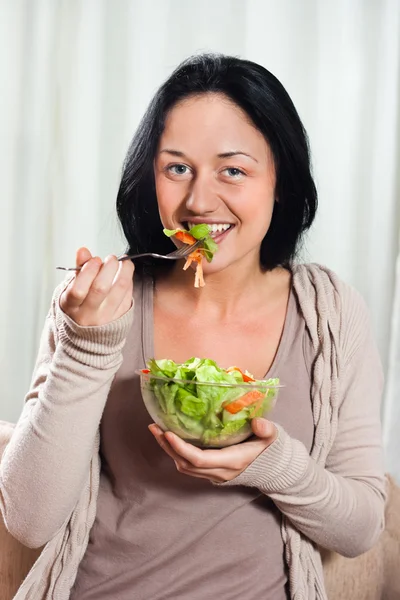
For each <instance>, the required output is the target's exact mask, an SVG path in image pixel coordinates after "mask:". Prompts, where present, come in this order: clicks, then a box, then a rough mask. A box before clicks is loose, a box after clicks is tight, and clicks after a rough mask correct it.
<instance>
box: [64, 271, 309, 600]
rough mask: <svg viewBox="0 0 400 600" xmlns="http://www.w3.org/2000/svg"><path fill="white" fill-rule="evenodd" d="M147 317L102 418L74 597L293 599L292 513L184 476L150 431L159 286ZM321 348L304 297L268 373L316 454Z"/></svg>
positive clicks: (291, 311)
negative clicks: (317, 352) (92, 506)
mask: <svg viewBox="0 0 400 600" xmlns="http://www.w3.org/2000/svg"><path fill="white" fill-rule="evenodd" d="M134 311H135V315H134V322H133V326H132V329H131V331H130V333H129V336H128V339H127V342H126V345H125V348H124V360H123V363H122V366H121V368H120V369H119V371H118V373H117V375H116V377H115V380H114V382H113V385H112V387H111V390H110V394H109V397H108V400H107V404H106V407H105V410H104V414H103V418H102V422H101V459H102V471H101V480H100V491H99V498H98V506H97V516H96V520H95V523H94V526H93V528H92V531H91V534H90V541H89V545H88V548H87V550H86V553H85V556H84V558H83V560H82V562H81V564H80V567H79V571H78V576H77V579H76V583H75V586H74V588H73V591H72V592H71V596H70V599H71V600H110V599H111V598H112V600H206V599H208V598H218V600H239V599H240V600H243V599H245V600H284V599H285V600H286V599H287V598H289V594H288V584H287V573H286V568H285V561H284V556H283V542H282V538H281V532H280V522H281V515H280V512H279V510H278V509H277V508H276V506H275V505H274V503H273V502H272V500H270V499H269V498H268V497H267V496H265V495H263V494H262V493H261V492H259V491H258V490H257V489H254V488H246V487H243V486H234V487H215V486H213V485H212V484H211V483H210V482H208V481H207V480H205V479H198V478H193V477H189V476H187V475H183V474H181V473H179V472H178V471H177V470H176V468H175V465H174V462H173V461H172V460H171V459H170V458H169V457H168V456H167V455H166V454H165V453H164V452H163V451H162V450H161V448H160V447H159V446H158V444H157V443H156V441H155V440H154V438H153V436H152V434H151V433H150V432H149V431H148V429H147V426H148V425H149V424H150V423H151V422H152V421H151V419H150V417H149V415H148V413H147V411H146V409H145V407H144V405H143V402H142V399H141V394H140V386H139V378H138V376H137V375H136V374H135V371H136V370H137V369H141V368H143V367H144V366H145V362H146V360H147V359H148V358H150V357H152V356H153V355H154V343H153V282H152V280H151V279H150V278H148V279H147V278H145V279H143V280H142V281H141V280H140V279H139V278H135V309H134ZM311 366H312V347H311V341H310V339H309V336H308V332H307V330H306V328H305V323H304V319H303V317H302V315H301V311H300V308H299V305H298V302H297V298H296V295H295V292H294V290H292V291H291V293H290V298H289V303H288V309H287V315H286V320H285V325H284V329H283V333H282V338H281V341H280V345H279V348H278V351H277V353H276V356H275V359H274V362H273V364H272V366H271V368H270V369H269V371H268V373H267V374H266V376H267V377H277V376H279V377H280V379H281V382H282V383H283V384H284V385H285V387H284V388H282V389H281V391H280V394H279V398H278V402H277V404H276V406H275V409H274V411H273V413H272V414H271V416H270V418H271V420H273V421H276V422H277V423H280V424H281V425H282V426H283V427H284V429H285V430H286V431H287V432H288V433H289V435H291V436H292V437H295V438H297V439H299V440H300V441H302V442H303V443H304V445H305V446H306V448H307V449H308V450H310V449H311V445H312V439H313V431H314V429H313V418H312V407H311V378H310V372H311Z"/></svg>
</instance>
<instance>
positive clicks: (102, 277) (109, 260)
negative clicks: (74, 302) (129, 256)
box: [82, 255, 119, 310]
mask: <svg viewBox="0 0 400 600" xmlns="http://www.w3.org/2000/svg"><path fill="white" fill-rule="evenodd" d="M118 264H119V263H118V260H117V257H116V256H114V255H109V256H107V257H106V258H105V260H104V263H103V264H102V266H101V269H100V271H99V272H98V275H97V277H96V278H95V279H94V280H93V282H92V285H91V286H90V289H89V292H88V294H87V296H86V298H85V301H84V302H83V305H82V307H84V308H88V309H89V310H97V309H98V308H99V306H100V305H101V304H102V303H103V302H104V300H105V299H106V297H107V296H108V294H109V292H110V290H111V287H112V284H113V281H114V277H115V275H116V273H117V271H118ZM82 270H83V269H82Z"/></svg>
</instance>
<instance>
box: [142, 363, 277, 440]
mask: <svg viewBox="0 0 400 600" xmlns="http://www.w3.org/2000/svg"><path fill="white" fill-rule="evenodd" d="M147 367H148V368H147V369H143V370H142V372H141V373H142V376H143V379H144V381H143V382H142V392H144V394H143V397H144V400H145V403H146V405H147V408H149V406H148V405H149V402H146V397H145V395H146V387H147V391H148V392H150V393H151V395H152V400H151V402H150V404H152V408H154V410H155V413H156V415H153V414H152V415H151V416H152V417H153V418H156V416H157V417H158V420H159V421H160V420H161V422H162V425H163V427H164V428H166V429H169V430H171V431H173V432H174V433H177V434H178V435H180V436H181V437H183V438H186V439H191V440H197V441H198V442H200V443H201V444H203V445H209V446H211V445H221V442H224V441H226V440H229V438H230V437H231V436H232V435H233V434H238V435H240V434H243V436H242V437H241V439H240V440H239V441H242V440H243V439H245V438H246V437H248V436H249V435H250V434H251V427H250V421H251V419H253V418H254V417H259V416H262V415H264V414H265V413H266V412H268V411H269V410H270V409H271V408H272V407H273V405H274V404H275V400H276V397H277V393H278V386H279V379H277V378H275V379H268V380H255V379H254V378H253V376H252V375H251V374H250V373H249V372H248V371H245V372H243V371H241V370H240V369H239V368H238V367H230V368H229V369H222V368H220V367H219V366H218V365H217V363H216V362H215V361H213V360H211V359H208V358H205V359H200V358H195V357H194V358H190V359H189V360H188V361H187V362H185V363H182V364H177V363H175V362H174V361H172V360H168V359H163V360H154V359H151V360H149V361H148V362H147ZM146 376H147V377H146ZM143 386H144V388H143ZM150 412H151V411H150ZM159 424H160V423H159ZM236 437H237V436H236ZM231 443H237V440H236V441H235V440H234V441H231Z"/></svg>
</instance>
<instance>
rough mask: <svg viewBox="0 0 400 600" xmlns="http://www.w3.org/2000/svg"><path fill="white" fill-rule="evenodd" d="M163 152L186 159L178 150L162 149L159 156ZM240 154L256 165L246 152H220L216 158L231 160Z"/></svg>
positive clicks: (252, 157)
mask: <svg viewBox="0 0 400 600" xmlns="http://www.w3.org/2000/svg"><path fill="white" fill-rule="evenodd" d="M163 152H165V153H167V154H172V156H178V157H179V158H188V157H187V156H186V154H185V153H184V152H180V151H179V150H172V149H171V148H164V149H163V150H160V154H162V153H163ZM240 154H241V155H242V156H247V157H248V158H251V160H254V161H255V162H256V163H258V160H257V159H256V158H254V156H251V154H247V152H243V151H242V150H232V151H231V152H221V153H220V154H217V157H218V158H231V157H232V156H238V155H240Z"/></svg>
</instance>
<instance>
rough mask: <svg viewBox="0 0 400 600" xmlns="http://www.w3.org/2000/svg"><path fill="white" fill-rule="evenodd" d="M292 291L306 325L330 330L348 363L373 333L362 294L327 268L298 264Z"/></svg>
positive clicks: (293, 270) (294, 271) (294, 269)
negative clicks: (371, 332) (338, 341)
mask: <svg viewBox="0 0 400 600" xmlns="http://www.w3.org/2000/svg"><path fill="white" fill-rule="evenodd" d="M292 274H293V288H294V290H295V292H296V295H297V297H298V300H299V304H300V307H301V309H302V312H303V316H304V318H305V320H306V324H307V325H308V326H309V328H310V327H313V328H315V329H321V327H322V328H326V327H327V328H328V329H329V330H330V333H331V334H332V335H333V336H334V337H337V338H338V339H339V340H340V346H341V347H342V350H343V351H344V353H345V360H348V359H349V358H350V357H351V355H352V354H353V353H354V351H355V349H356V348H357V347H359V345H360V344H362V341H363V339H365V338H366V336H367V335H369V332H370V316H369V311H368V308H367V305H366V303H365V301H364V299H363V297H362V296H361V294H360V293H359V292H358V291H357V290H356V289H355V288H354V287H353V286H351V285H349V284H348V283H345V282H344V281H343V280H342V279H340V278H339V276H338V275H337V274H336V273H335V272H334V271H332V270H331V269H328V268H327V267H325V266H322V265H318V264H315V263H310V264H298V265H295V266H294V267H293V268H292Z"/></svg>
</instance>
